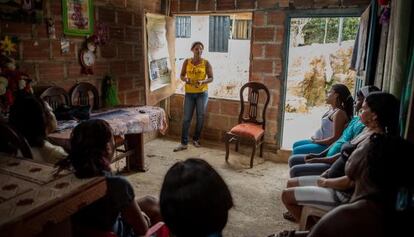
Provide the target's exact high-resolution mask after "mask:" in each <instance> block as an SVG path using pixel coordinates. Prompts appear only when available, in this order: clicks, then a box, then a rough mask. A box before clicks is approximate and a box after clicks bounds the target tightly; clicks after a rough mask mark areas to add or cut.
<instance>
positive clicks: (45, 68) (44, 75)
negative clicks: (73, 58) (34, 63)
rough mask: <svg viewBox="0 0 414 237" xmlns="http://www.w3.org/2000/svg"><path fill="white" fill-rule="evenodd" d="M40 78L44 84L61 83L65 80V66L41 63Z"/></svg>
mask: <svg viewBox="0 0 414 237" xmlns="http://www.w3.org/2000/svg"><path fill="white" fill-rule="evenodd" d="M39 77H40V81H42V82H49V81H61V80H63V78H64V71H63V64H61V63H41V64H39Z"/></svg>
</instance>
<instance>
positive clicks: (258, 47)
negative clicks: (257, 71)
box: [252, 44, 264, 58]
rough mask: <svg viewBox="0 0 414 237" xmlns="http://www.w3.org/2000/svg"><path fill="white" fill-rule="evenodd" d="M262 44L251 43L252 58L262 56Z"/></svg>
mask: <svg viewBox="0 0 414 237" xmlns="http://www.w3.org/2000/svg"><path fill="white" fill-rule="evenodd" d="M263 49H264V45H263V44H253V46H252V56H253V58H262V57H263Z"/></svg>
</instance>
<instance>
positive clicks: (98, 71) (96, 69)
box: [92, 62, 109, 76]
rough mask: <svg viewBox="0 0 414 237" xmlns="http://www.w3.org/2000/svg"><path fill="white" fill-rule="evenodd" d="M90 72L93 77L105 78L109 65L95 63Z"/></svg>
mask: <svg viewBox="0 0 414 237" xmlns="http://www.w3.org/2000/svg"><path fill="white" fill-rule="evenodd" d="M92 70H93V75H95V76H105V75H106V74H109V64H108V63H107V62H96V63H95V65H93V69H92Z"/></svg>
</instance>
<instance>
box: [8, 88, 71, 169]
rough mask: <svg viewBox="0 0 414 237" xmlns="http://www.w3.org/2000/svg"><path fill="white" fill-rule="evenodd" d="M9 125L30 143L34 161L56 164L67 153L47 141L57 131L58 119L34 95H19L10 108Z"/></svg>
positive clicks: (44, 103)
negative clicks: (51, 133)
mask: <svg viewBox="0 0 414 237" xmlns="http://www.w3.org/2000/svg"><path fill="white" fill-rule="evenodd" d="M9 123H10V124H11V125H13V127H14V128H15V129H17V130H18V131H19V132H20V133H21V134H22V135H23V136H24V137H25V138H26V140H27V141H28V142H29V144H30V146H31V150H32V154H33V159H34V160H37V161H43V162H48V163H53V164H55V163H56V162H57V161H59V160H61V159H63V158H65V157H66V156H67V153H66V152H65V151H64V150H63V148H62V147H60V146H55V145H53V144H51V143H50V142H48V141H47V140H46V138H47V134H49V133H50V132H53V131H54V130H55V129H56V125H57V122H56V118H55V115H54V114H53V112H52V109H51V108H50V106H49V105H48V104H47V103H46V102H44V101H42V100H40V99H38V98H36V97H35V96H34V95H32V94H19V95H18V96H17V97H16V99H15V101H14V103H13V105H12V106H11V107H10V116H9Z"/></svg>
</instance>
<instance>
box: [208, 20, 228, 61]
mask: <svg viewBox="0 0 414 237" xmlns="http://www.w3.org/2000/svg"><path fill="white" fill-rule="evenodd" d="M229 37H230V16H210V22H209V47H208V50H209V52H222V53H226V52H228V51H229Z"/></svg>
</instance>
